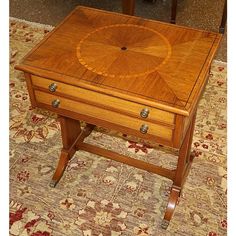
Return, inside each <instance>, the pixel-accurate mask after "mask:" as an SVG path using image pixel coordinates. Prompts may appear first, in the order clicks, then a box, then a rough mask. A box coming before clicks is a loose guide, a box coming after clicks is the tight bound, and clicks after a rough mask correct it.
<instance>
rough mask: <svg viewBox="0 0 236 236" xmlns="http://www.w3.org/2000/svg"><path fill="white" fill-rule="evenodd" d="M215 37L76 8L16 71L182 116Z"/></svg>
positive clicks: (193, 99) (192, 101)
mask: <svg viewBox="0 0 236 236" xmlns="http://www.w3.org/2000/svg"><path fill="white" fill-rule="evenodd" d="M220 39H221V35H220V34H218V33H212V32H206V31H202V30H196V29H191V28H187V27H182V26H176V25H172V24H167V23H162V22H157V21H152V20H145V19H142V18H139V17H134V16H128V15H123V14H118V13H111V12H106V11H102V10H96V9H91V8H87V7H78V8H76V9H75V10H74V11H73V12H72V14H71V15H70V16H69V17H67V18H66V20H65V21H64V22H63V23H62V24H60V26H59V27H58V28H56V29H55V30H54V31H53V33H51V34H50V35H49V36H48V37H47V38H46V39H45V40H44V41H43V42H42V43H41V44H40V45H39V46H38V47H37V48H36V49H34V50H33V51H31V53H30V54H28V56H27V57H26V58H25V60H24V61H23V62H22V64H20V65H19V66H18V67H17V68H18V69H21V70H25V71H28V72H30V73H34V74H37V75H40V76H43V77H51V78H54V79H55V80H60V81H63V82H66V83H69V84H73V83H77V84H78V85H79V86H81V87H86V88H87V87H88V86H90V87H91V88H92V89H93V90H94V91H102V92H103V93H105V94H109V95H111V94H116V96H118V97H120V98H123V99H127V100H132V101H134V102H135V101H137V99H142V100H143V101H146V103H147V104H151V103H152V104H154V106H155V107H160V108H161V109H163V110H166V111H171V112H173V111H174V112H176V113H178V114H184V115H186V116H188V115H190V113H192V112H193V110H194V108H195V106H196V104H197V102H198V100H199V97H200V94H201V92H202V90H203V88H204V85H205V83H206V81H207V79H206V75H207V74H208V69H209V65H210V63H211V61H212V59H213V56H214V53H215V52H216V49H217V46H218V44H219V42H220Z"/></svg>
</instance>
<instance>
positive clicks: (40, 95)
mask: <svg viewBox="0 0 236 236" xmlns="http://www.w3.org/2000/svg"><path fill="white" fill-rule="evenodd" d="M35 98H36V102H37V104H38V106H39V107H40V104H46V105H49V106H51V107H50V109H51V110H52V111H54V112H57V111H62V110H63V111H64V112H65V113H66V111H68V112H73V113H76V114H80V115H85V116H89V117H90V118H91V119H93V118H94V119H99V120H102V121H104V122H109V124H114V125H119V126H123V127H127V128H129V129H132V130H135V131H140V128H141V127H144V126H145V127H148V129H147V133H146V134H143V133H142V135H143V138H145V135H147V134H150V135H153V136H156V137H159V138H161V139H164V140H167V141H171V140H172V133H173V130H172V129H171V127H168V126H162V125H159V124H154V123H151V122H147V121H143V120H141V119H137V118H133V117H129V116H127V115H123V114H119V113H117V112H114V111H110V110H106V109H103V108H100V107H96V106H93V105H90V104H86V103H82V102H79V101H75V100H71V99H68V98H64V97H60V96H56V95H52V94H49V93H45V92H42V91H39V90H35ZM54 100H58V101H59V105H58V107H56V108H55V107H53V106H52V102H53V101H54ZM58 113H59V112H58ZM60 114H61V112H60ZM64 115H67V114H64ZM85 121H86V120H85Z"/></svg>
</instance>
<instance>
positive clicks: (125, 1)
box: [122, 0, 135, 16]
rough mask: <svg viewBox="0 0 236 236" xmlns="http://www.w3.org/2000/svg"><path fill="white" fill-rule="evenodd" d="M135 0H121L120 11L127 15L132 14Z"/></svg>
mask: <svg viewBox="0 0 236 236" xmlns="http://www.w3.org/2000/svg"><path fill="white" fill-rule="evenodd" d="M134 8H135V0H122V12H123V13H124V14H127V15H132V16H133V15H134Z"/></svg>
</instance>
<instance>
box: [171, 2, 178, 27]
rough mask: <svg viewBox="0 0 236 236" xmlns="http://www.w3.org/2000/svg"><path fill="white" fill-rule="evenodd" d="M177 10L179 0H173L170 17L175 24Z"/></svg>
mask: <svg viewBox="0 0 236 236" xmlns="http://www.w3.org/2000/svg"><path fill="white" fill-rule="evenodd" d="M176 11H177V0H172V3H171V19H170V23H171V24H175V20H176Z"/></svg>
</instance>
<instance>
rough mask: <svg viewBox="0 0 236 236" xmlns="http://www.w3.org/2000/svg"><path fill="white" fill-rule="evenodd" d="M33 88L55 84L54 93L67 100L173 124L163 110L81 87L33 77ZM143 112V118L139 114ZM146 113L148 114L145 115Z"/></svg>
mask: <svg viewBox="0 0 236 236" xmlns="http://www.w3.org/2000/svg"><path fill="white" fill-rule="evenodd" d="M31 79H32V83H33V86H37V87H39V88H43V89H46V90H48V91H49V86H50V85H52V84H53V83H54V84H56V89H55V93H59V94H62V95H63V96H67V97H68V98H70V97H73V98H74V99H79V100H81V101H83V102H86V103H89V104H93V105H96V106H100V107H103V108H106V107H107V108H109V110H113V111H116V112H121V113H123V114H126V115H130V116H133V117H136V118H141V119H144V120H148V121H151V122H160V123H164V124H171V125H172V124H174V114H173V113H170V112H166V111H163V110H158V109H156V108H153V107H148V106H145V105H142V104H139V103H134V102H130V101H127V100H123V99H120V98H117V97H112V96H109V95H106V94H101V93H97V92H94V91H91V90H88V89H84V88H81V87H76V86H72V85H68V84H64V83H61V82H57V81H53V80H50V79H45V78H42V77H38V76H35V75H32V76H31ZM141 112H143V113H142V114H143V116H144V117H145V116H147V117H146V118H143V117H142V116H141V115H140V113H141ZM147 113H148V114H147Z"/></svg>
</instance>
